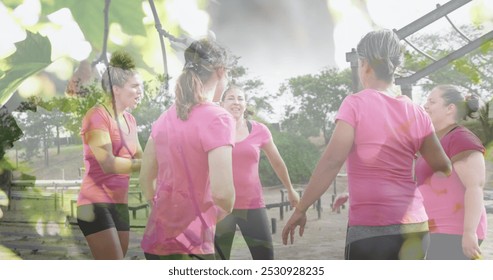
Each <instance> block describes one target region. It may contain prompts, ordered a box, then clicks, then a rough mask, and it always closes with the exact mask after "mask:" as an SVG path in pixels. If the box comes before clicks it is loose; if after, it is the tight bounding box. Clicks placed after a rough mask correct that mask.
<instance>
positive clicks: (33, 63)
mask: <svg viewBox="0 0 493 280" xmlns="http://www.w3.org/2000/svg"><path fill="white" fill-rule="evenodd" d="M26 33H27V37H26V39H25V40H24V41H21V42H18V43H16V44H15V46H16V48H17V50H16V52H15V53H13V54H12V55H11V56H9V57H7V58H6V59H5V60H4V61H3V64H2V66H3V67H4V68H3V71H4V75H2V76H0V104H1V105H4V104H5V103H6V102H7V101H8V100H9V99H10V97H11V96H12V94H13V93H14V92H15V90H16V89H17V88H18V87H19V86H20V84H21V83H22V82H23V81H24V80H26V79H27V78H29V77H30V76H32V75H34V74H36V73H37V72H39V71H41V70H42V69H44V68H46V67H47V66H48V65H50V64H51V44H50V41H49V40H48V38H46V37H43V36H41V35H39V34H34V33H31V32H26Z"/></svg>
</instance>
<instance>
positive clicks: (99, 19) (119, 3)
mask: <svg viewBox="0 0 493 280" xmlns="http://www.w3.org/2000/svg"><path fill="white" fill-rule="evenodd" d="M41 4H42V6H41V7H42V11H43V14H50V13H53V12H56V11H58V10H60V9H62V8H68V9H70V12H71V13H72V16H73V17H74V19H75V21H76V22H77V23H78V25H79V27H80V29H81V30H82V32H83V33H84V36H85V38H86V39H87V41H89V42H90V43H91V44H92V46H93V47H95V48H96V49H98V48H99V49H100V48H101V46H102V45H103V31H104V17H103V10H104V5H105V0H84V1H80V0H64V1H53V0H41ZM144 17H145V14H144V11H143V10H142V1H128V0H112V1H111V4H110V13H109V19H108V20H109V23H110V24H119V25H120V26H121V29H122V31H123V32H125V33H127V34H129V35H142V36H145V34H146V32H145V28H144V23H143V21H142V19H143V18H144Z"/></svg>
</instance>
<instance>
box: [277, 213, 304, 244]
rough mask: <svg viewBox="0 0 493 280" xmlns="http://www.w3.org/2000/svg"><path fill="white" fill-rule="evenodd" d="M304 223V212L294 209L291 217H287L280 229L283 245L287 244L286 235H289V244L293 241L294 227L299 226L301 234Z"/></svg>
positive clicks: (301, 234) (301, 233) (300, 233)
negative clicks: (282, 227)
mask: <svg viewBox="0 0 493 280" xmlns="http://www.w3.org/2000/svg"><path fill="white" fill-rule="evenodd" d="M305 224H306V213H305V212H302V211H299V210H298V209H295V210H294V212H293V215H291V218H289V220H288V222H287V223H286V225H285V226H284V229H283V230H282V243H283V244H284V245H287V244H288V236H289V237H290V241H291V243H290V244H293V243H294V231H295V230H296V227H297V226H299V227H300V229H299V235H300V237H301V236H303V232H304V231H305Z"/></svg>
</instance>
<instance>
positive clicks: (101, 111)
mask: <svg viewBox="0 0 493 280" xmlns="http://www.w3.org/2000/svg"><path fill="white" fill-rule="evenodd" d="M95 116H97V117H100V118H108V117H109V116H110V115H109V113H108V112H107V111H106V109H105V108H104V106H103V105H101V104H96V105H94V106H92V107H91V108H89V110H87V112H86V114H85V118H86V119H92V118H94V117H95Z"/></svg>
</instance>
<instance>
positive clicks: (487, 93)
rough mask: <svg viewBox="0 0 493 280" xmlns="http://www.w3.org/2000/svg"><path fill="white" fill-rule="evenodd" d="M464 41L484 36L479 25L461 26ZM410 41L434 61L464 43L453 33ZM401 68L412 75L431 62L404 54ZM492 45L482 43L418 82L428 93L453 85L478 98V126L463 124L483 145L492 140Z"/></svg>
mask: <svg viewBox="0 0 493 280" xmlns="http://www.w3.org/2000/svg"><path fill="white" fill-rule="evenodd" d="M461 29H462V32H463V33H465V34H466V36H467V37H468V38H471V39H475V38H478V37H480V36H481V35H482V33H484V31H483V29H482V28H481V26H476V27H467V26H463V27H461ZM410 41H411V42H412V43H413V44H414V45H415V46H417V47H418V48H419V49H420V50H422V51H424V52H425V53H427V54H428V55H431V56H432V57H434V58H435V59H440V58H443V57H445V56H446V55H448V54H450V53H451V52H453V51H455V50H457V49H459V48H460V47H462V46H464V45H465V44H467V42H465V40H464V38H462V37H461V36H460V35H459V34H457V32H456V31H455V30H450V31H449V32H446V33H443V34H420V35H419V34H418V35H413V36H412V37H411V38H410ZM404 57H405V60H404V67H403V68H404V69H406V70H407V71H409V73H412V72H414V71H419V70H421V69H423V68H424V67H426V66H428V65H429V64H431V61H430V60H429V59H427V58H425V57H424V56H422V55H421V54H419V53H418V52H416V51H414V50H409V51H407V52H406V54H405V56H404ZM492 61H493V42H491V41H488V42H484V43H483V44H482V45H481V47H480V48H478V49H476V50H474V51H472V52H470V53H468V54H466V55H465V56H463V57H461V58H460V59H457V60H454V61H451V62H450V63H448V64H447V65H445V66H444V67H442V68H440V69H439V70H438V71H436V72H434V73H432V74H430V75H428V76H427V77H425V78H423V79H421V80H420V81H418V84H417V86H421V87H422V89H423V90H424V91H429V90H431V89H432V88H433V87H435V86H436V85H439V84H453V85H456V86H458V87H459V88H461V89H462V91H463V92H464V93H466V94H473V95H476V96H478V97H479V98H480V99H481V100H482V102H483V103H484V104H485V107H484V108H483V109H482V110H480V118H479V123H477V121H475V120H473V121H468V122H466V123H465V125H466V126H467V127H468V128H470V129H471V130H472V131H473V132H474V133H476V135H478V137H480V138H481V140H482V141H483V143H484V144H487V143H489V142H491V141H492V140H493V123H492V122H491V120H490V116H489V111H490V110H489V103H490V102H491V100H492V93H493V79H492V77H493V68H492V67H491V62H492Z"/></svg>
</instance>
